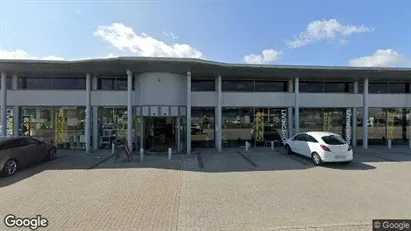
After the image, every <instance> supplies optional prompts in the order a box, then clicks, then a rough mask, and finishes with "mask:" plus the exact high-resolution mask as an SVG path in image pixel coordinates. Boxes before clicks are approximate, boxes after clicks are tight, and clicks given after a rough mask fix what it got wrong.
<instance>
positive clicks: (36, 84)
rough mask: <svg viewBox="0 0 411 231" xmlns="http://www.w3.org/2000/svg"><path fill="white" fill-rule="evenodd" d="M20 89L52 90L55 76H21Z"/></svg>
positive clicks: (19, 80) (19, 79)
mask: <svg viewBox="0 0 411 231" xmlns="http://www.w3.org/2000/svg"><path fill="white" fill-rule="evenodd" d="M18 85H19V86H18V87H19V89H27V90H52V89H53V78H50V77H19V78H18Z"/></svg>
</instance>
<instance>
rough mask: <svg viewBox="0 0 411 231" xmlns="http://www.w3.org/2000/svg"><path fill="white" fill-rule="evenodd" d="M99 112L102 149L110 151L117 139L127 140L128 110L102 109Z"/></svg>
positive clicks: (121, 108)
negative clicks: (112, 143)
mask: <svg viewBox="0 0 411 231" xmlns="http://www.w3.org/2000/svg"><path fill="white" fill-rule="evenodd" d="M98 112H99V116H98V126H99V147H100V148H106V149H109V148H111V142H113V141H114V140H115V139H116V138H125V139H126V138H127V127H128V125H127V108H125V107H119V108H115V107H101V108H99V110H98ZM133 134H134V132H133ZM133 140H134V139H133Z"/></svg>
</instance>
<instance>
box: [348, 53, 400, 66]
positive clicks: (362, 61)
mask: <svg viewBox="0 0 411 231" xmlns="http://www.w3.org/2000/svg"><path fill="white" fill-rule="evenodd" d="M406 63H407V59H406V58H405V57H404V56H403V55H401V54H399V53H398V52H396V51H395V50H392V49H385V50H383V49H380V50H377V51H376V52H374V54H372V55H370V56H364V57H360V58H354V59H351V60H349V61H348V65H350V66H360V67H392V66H398V65H402V64H406Z"/></svg>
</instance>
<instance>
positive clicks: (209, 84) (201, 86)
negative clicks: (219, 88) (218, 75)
mask: <svg viewBox="0 0 411 231" xmlns="http://www.w3.org/2000/svg"><path fill="white" fill-rule="evenodd" d="M215 83H216V82H215V80H214V79H192V80H191V91H215V90H216V89H215Z"/></svg>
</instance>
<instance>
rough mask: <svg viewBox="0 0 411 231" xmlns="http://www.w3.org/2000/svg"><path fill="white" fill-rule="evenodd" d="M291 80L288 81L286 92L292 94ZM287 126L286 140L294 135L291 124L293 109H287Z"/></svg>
mask: <svg viewBox="0 0 411 231" xmlns="http://www.w3.org/2000/svg"><path fill="white" fill-rule="evenodd" d="M293 88H294V86H293V80H292V79H290V80H288V92H289V93H292V92H293ZM287 120H288V121H287V126H288V138H290V137H292V136H293V135H294V129H293V127H294V124H293V107H288V108H287Z"/></svg>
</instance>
